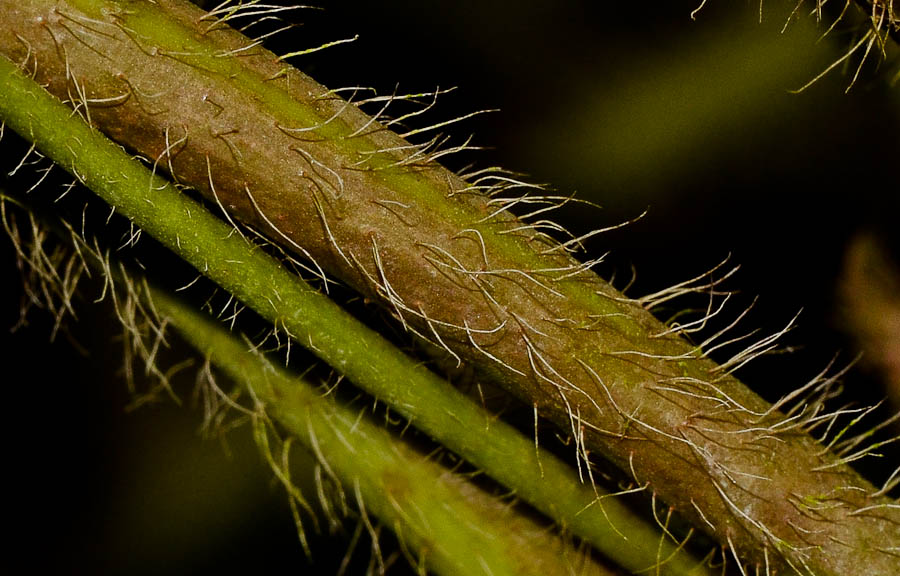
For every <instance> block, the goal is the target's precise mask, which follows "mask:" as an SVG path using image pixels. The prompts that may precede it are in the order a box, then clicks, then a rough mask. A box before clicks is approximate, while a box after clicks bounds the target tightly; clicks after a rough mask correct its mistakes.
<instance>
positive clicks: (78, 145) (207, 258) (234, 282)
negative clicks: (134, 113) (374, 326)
mask: <svg viewBox="0 0 900 576" xmlns="http://www.w3.org/2000/svg"><path fill="white" fill-rule="evenodd" d="M0 90H2V93H3V95H4V98H3V99H2V101H0V116H2V118H3V120H4V121H5V122H6V123H7V125H8V126H9V127H10V128H12V129H13V130H15V131H16V132H18V133H19V134H21V135H22V136H23V137H24V138H26V139H28V140H29V141H31V142H33V143H34V144H35V146H36V148H37V149H38V150H39V151H40V152H41V153H42V154H44V155H46V156H48V157H50V158H51V159H52V160H53V161H54V162H56V163H57V164H59V165H60V166H62V167H64V168H65V169H66V170H68V171H69V172H71V173H72V174H73V175H75V176H76V177H78V178H79V179H80V180H81V181H82V182H83V183H84V184H85V185H86V186H87V187H88V188H90V189H91V190H93V191H94V192H95V193H96V194H97V195H98V196H100V197H101V198H103V199H104V200H105V201H106V202H108V203H109V204H110V205H111V206H113V207H115V210H116V211H117V212H118V213H120V214H123V215H125V216H127V217H128V218H129V219H131V220H132V221H133V222H134V223H135V224H136V225H138V226H140V227H141V228H142V229H143V230H144V231H146V232H147V233H148V234H150V235H151V236H153V237H154V238H156V239H157V240H159V241H160V242H162V243H163V244H164V245H166V246H167V247H169V248H170V249H171V250H172V251H174V252H175V253H176V254H178V255H179V256H180V257H182V258H183V259H185V260H186V261H187V262H189V263H190V264H192V265H193V266H194V267H196V268H197V269H198V270H199V271H201V272H202V273H203V274H204V275H206V276H207V277H208V278H210V279H212V280H213V281H214V282H216V283H217V284H219V285H220V286H222V287H223V288H225V289H226V290H228V291H229V292H230V293H232V294H234V295H235V297H237V298H238V299H239V300H241V301H242V302H244V303H245V304H246V305H248V306H249V307H251V308H252V309H254V310H256V311H257V312H258V313H259V314H260V315H262V316H263V317H264V318H266V319H267V320H269V321H270V322H272V323H273V324H274V325H275V326H277V327H279V328H283V329H285V330H286V331H287V332H288V333H290V334H291V335H292V337H293V338H294V339H295V340H296V341H297V342H299V343H301V344H303V345H308V346H309V348H310V350H312V351H313V352H314V353H315V354H317V355H318V356H319V357H320V358H321V359H322V360H324V361H325V362H327V363H328V364H330V365H331V366H333V367H335V368H336V369H337V370H338V371H340V372H341V373H342V374H344V375H345V376H347V377H348V378H349V379H350V380H351V381H352V382H354V383H355V384H357V385H358V386H360V387H362V388H363V389H365V390H366V391H368V392H369V393H371V394H373V395H374V396H376V397H378V398H380V399H382V400H384V401H385V402H387V403H389V404H390V405H391V406H392V407H393V409H394V410H396V411H397V412H399V413H401V414H402V415H403V416H404V417H406V418H407V419H409V420H411V421H412V423H413V424H414V425H415V426H417V427H418V428H419V429H421V430H423V431H425V432H426V433H428V434H429V435H431V436H432V437H434V438H435V439H436V440H438V441H439V442H441V443H442V444H443V445H444V446H446V447H447V448H449V449H451V450H453V451H454V452H456V453H458V454H460V455H461V456H463V457H464V458H466V459H467V460H469V461H470V462H472V463H473V464H475V465H476V466H478V467H479V468H481V469H483V470H484V471H485V472H487V473H488V474H489V475H490V476H492V477H493V478H495V479H496V480H498V481H499V482H501V483H503V484H505V485H506V486H508V487H509V488H510V489H512V490H514V491H515V492H516V494H517V495H518V496H519V497H521V498H523V499H525V500H526V501H528V502H530V503H532V504H533V505H534V506H535V507H536V508H538V509H539V510H541V511H542V512H544V513H546V514H547V515H548V516H550V517H551V518H553V519H554V520H556V521H557V522H558V523H560V524H561V525H563V526H566V527H567V528H568V529H570V530H571V531H573V532H574V533H576V534H578V535H580V536H581V537H583V538H585V539H586V540H588V541H589V542H590V543H591V544H593V545H594V546H596V547H597V548H598V549H599V550H600V551H601V552H602V553H604V554H605V555H607V556H608V557H610V558H612V559H614V560H615V561H616V562H618V563H619V564H620V565H622V566H623V567H625V568H627V569H629V570H633V571H637V570H644V569H647V568H650V567H652V566H655V565H656V564H657V563H658V562H659V561H660V560H664V561H666V562H665V563H664V564H663V565H662V566H661V572H662V573H669V574H684V573H687V572H690V571H692V570H696V567H697V564H698V562H697V561H696V560H695V559H693V558H691V557H690V556H689V555H688V554H686V553H684V552H683V551H678V550H677V548H678V547H677V545H676V544H674V543H672V542H671V541H670V540H668V539H667V538H666V537H663V536H660V533H659V531H657V530H656V529H655V528H653V526H652V525H650V524H648V523H647V522H646V521H644V520H643V519H641V518H640V517H639V516H638V515H636V514H634V513H633V512H631V511H630V510H629V509H628V508H627V507H625V506H624V505H622V504H621V503H619V502H617V501H616V500H615V499H613V498H603V496H604V495H603V494H602V493H599V492H595V491H594V490H591V489H590V488H588V487H587V486H584V485H582V484H581V483H580V482H579V480H578V478H577V476H575V474H574V473H573V472H572V470H571V469H570V468H569V467H567V466H566V465H564V464H563V463H562V462H561V461H559V460H558V459H556V458H554V457H553V456H552V455H550V454H548V453H542V454H538V453H537V451H536V448H535V445H534V444H533V443H532V442H531V441H529V440H527V439H526V438H524V437H523V436H522V435H520V434H519V433H518V432H516V431H515V430H514V429H513V428H512V427H510V426H508V425H506V424H504V423H502V422H498V421H496V420H494V419H493V418H492V417H491V416H490V415H489V414H487V413H486V412H484V411H483V410H482V409H481V408H480V407H479V406H477V405H476V404H474V403H473V402H472V401H471V400H469V399H468V398H467V397H465V396H464V395H463V394H461V393H459V392H458V391H456V390H454V389H453V388H452V387H450V386H449V385H448V384H447V383H446V382H445V381H443V380H442V379H441V378H439V377H437V376H436V375H435V374H433V373H432V372H429V371H428V370H427V369H425V368H424V367H422V366H421V365H420V364H419V363H418V362H416V361H415V360H413V359H411V358H409V357H407V356H405V355H404V354H403V353H402V352H400V351H398V349H397V348H395V347H393V346H392V345H390V344H389V343H388V342H387V341H386V340H385V339H384V338H382V337H381V336H380V335H379V334H377V333H376V332H374V331H372V330H370V329H368V328H366V327H365V326H363V325H362V324H361V323H360V322H358V321H356V320H355V319H353V318H352V317H351V316H350V315H349V314H348V313H346V312H345V311H343V310H342V309H341V308H340V307H338V306H337V305H336V304H335V303H334V302H332V301H331V300H329V299H328V298H327V297H326V296H324V295H323V294H321V293H319V292H318V291H316V290H314V289H313V288H311V287H310V286H308V285H307V284H305V283H304V282H303V281H302V280H300V279H299V278H297V277H296V276H294V275H292V274H290V273H289V272H288V271H287V270H285V269H284V268H283V267H282V266H281V265H280V264H279V263H278V262H277V261H275V260H274V259H273V258H271V257H270V256H268V255H267V254H265V253H264V252H263V251H262V250H260V249H258V247H254V246H253V245H251V244H249V243H248V242H246V241H245V240H244V239H243V238H242V237H240V236H239V235H236V234H233V229H232V228H231V227H230V226H229V225H227V224H225V223H224V222H222V221H220V220H218V219H217V218H215V217H214V216H213V215H211V214H210V213H209V212H207V211H206V210H205V209H204V208H203V207H202V206H201V205H200V204H199V203H197V202H196V201H194V200H192V199H190V198H188V197H187V196H185V195H183V194H181V193H180V192H178V191H177V190H176V189H175V188H174V186H172V185H171V184H170V183H168V182H167V181H165V180H164V179H162V178H161V177H159V176H155V175H152V174H151V173H150V171H149V170H148V169H147V168H145V167H144V166H143V165H141V164H140V163H139V162H138V161H136V160H134V159H133V158H131V157H130V156H128V155H127V154H126V153H125V152H124V151H123V150H122V149H121V148H120V147H119V146H117V145H115V144H113V143H112V142H110V141H109V140H108V139H107V138H106V137H105V136H103V135H102V134H100V133H99V132H97V131H95V130H93V129H91V128H90V127H89V126H88V125H87V124H85V123H84V122H82V121H81V120H80V119H79V118H77V117H75V116H73V114H72V112H71V110H69V109H68V108H67V107H65V106H64V105H63V104H61V103H60V102H59V101H58V100H57V99H55V98H53V97H52V96H50V95H49V94H48V93H47V92H46V91H44V90H43V89H42V88H40V87H39V86H38V85H37V84H36V83H34V82H33V81H32V80H30V79H29V78H26V77H25V76H24V75H23V74H22V73H21V72H20V71H19V70H18V68H17V67H16V66H15V65H14V64H12V63H11V62H9V61H8V60H7V59H6V58H0Z"/></svg>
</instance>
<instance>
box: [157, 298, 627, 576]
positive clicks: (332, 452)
mask: <svg viewBox="0 0 900 576" xmlns="http://www.w3.org/2000/svg"><path fill="white" fill-rule="evenodd" d="M149 295H150V299H151V301H152V304H153V307H154V309H155V310H156V311H157V312H159V313H160V314H161V316H162V317H163V318H165V320H166V321H167V322H169V323H171V324H172V325H173V326H174V327H175V329H176V330H177V331H178V333H179V334H181V335H182V336H183V337H184V338H185V339H186V340H187V341H188V342H189V343H190V344H191V345H192V346H194V347H195V348H196V349H197V350H199V351H201V352H203V353H204V354H206V355H208V357H209V359H210V361H211V362H212V364H213V365H214V366H215V367H217V368H218V369H220V370H221V371H222V372H224V373H225V374H227V375H228V376H229V377H230V378H232V379H233V380H234V381H235V382H239V383H240V384H242V385H243V386H245V387H246V388H247V389H248V390H249V392H250V393H251V395H252V396H253V397H254V398H255V399H256V400H257V401H258V402H260V403H261V404H262V405H263V406H264V407H265V411H266V413H267V414H269V415H271V416H272V417H273V418H274V419H275V420H277V421H278V422H279V423H280V424H281V425H282V426H283V427H284V428H285V429H286V430H287V431H288V432H289V433H290V434H291V435H293V437H295V438H297V439H299V441H300V442H301V443H302V444H303V445H304V446H305V447H306V449H307V450H308V451H310V452H312V453H314V454H316V455H317V456H318V457H319V458H321V459H322V466H323V468H324V469H325V470H326V471H327V473H329V474H332V475H334V477H335V479H337V480H339V481H340V483H341V484H342V485H343V486H344V488H345V490H346V492H347V494H346V496H345V498H346V499H347V500H348V501H349V502H351V503H353V504H355V505H356V506H357V507H358V508H359V509H361V510H362V514H363V519H364V521H367V520H368V519H367V518H366V516H365V515H367V514H369V515H372V516H373V517H374V518H377V519H378V520H379V521H380V522H381V523H383V524H384V525H386V526H389V527H391V528H392V529H393V530H394V531H395V532H396V534H397V536H398V538H400V540H401V542H403V543H404V545H405V546H407V547H409V548H410V549H412V550H416V551H417V555H418V558H417V559H415V561H413V560H414V559H410V560H411V562H412V563H413V565H414V566H419V567H420V569H425V568H427V569H428V570H429V571H434V572H436V573H439V574H463V575H474V574H494V575H498V576H499V575H500V574H508V575H518V574H533V575H541V574H548V575H552V574H559V575H563V574H568V573H570V571H576V572H578V573H583V574H598V575H605V574H610V572H608V571H607V570H606V569H605V568H603V567H602V566H600V565H598V564H596V563H592V562H591V561H590V560H589V559H588V558H586V557H582V558H579V556H580V555H583V552H582V553H581V554H579V553H577V552H576V551H575V550H574V549H572V548H571V546H569V545H568V544H567V543H566V542H565V539H564V538H560V537H558V536H555V535H554V534H553V533H552V531H547V530H546V529H544V528H542V527H541V526H539V525H537V524H535V523H534V522H533V521H530V520H528V519H527V518H526V517H524V516H522V515H519V514H516V513H515V511H514V509H513V508H512V507H510V506H508V505H507V504H505V503H504V502H501V501H499V500H497V499H496V498H492V497H490V496H489V495H488V494H486V493H484V492H482V491H481V490H478V489H476V488H474V487H472V486H467V485H466V484H467V483H466V481H465V480H464V479H462V478H460V477H457V476H454V475H453V474H452V473H450V472H448V471H447V470H446V469H444V468H442V467H441V466H440V465H439V464H437V463H435V462H432V461H431V460H426V459H424V457H423V456H422V455H420V454H417V453H415V452H414V451H412V450H411V449H409V448H407V447H406V446H404V444H403V443H402V441H400V440H399V439H398V438H396V437H392V435H391V434H390V433H388V432H387V431H386V430H384V429H383V428H380V427H379V426H378V425H377V424H375V423H374V422H373V421H372V420H371V418H368V417H361V416H360V415H359V414H358V413H357V411H355V410H353V409H351V408H349V407H345V406H342V405H340V404H339V403H337V402H335V401H332V400H331V399H330V398H323V397H322V396H320V391H318V390H316V389H315V387H313V386H311V385H310V384H308V383H306V382H304V381H303V380H301V379H299V378H297V377H294V376H291V375H289V374H287V373H286V372H285V371H284V370H282V369H280V368H278V367H277V366H274V365H272V364H270V363H269V362H267V361H266V360H265V358H264V357H262V356H260V355H259V354H258V353H254V352H251V351H249V350H248V349H247V344H246V343H244V342H242V341H240V340H238V339H237V338H235V337H234V336H232V335H231V334H229V333H228V331H227V330H226V329H225V328H224V327H223V326H222V325H221V324H218V323H215V322H213V321H212V320H210V319H209V318H208V317H204V316H203V315H202V314H200V313H198V312H196V311H194V310H193V309H191V308H189V307H186V306H185V305H184V304H183V303H181V302H179V301H178V300H177V299H175V298H173V297H172V296H170V295H169V294H167V293H166V292H164V291H160V290H151V292H150V293H149ZM261 433H263V434H265V432H261ZM265 441H266V440H263V442H265ZM368 521H370V522H371V520H368ZM570 563H571V565H570Z"/></svg>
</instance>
